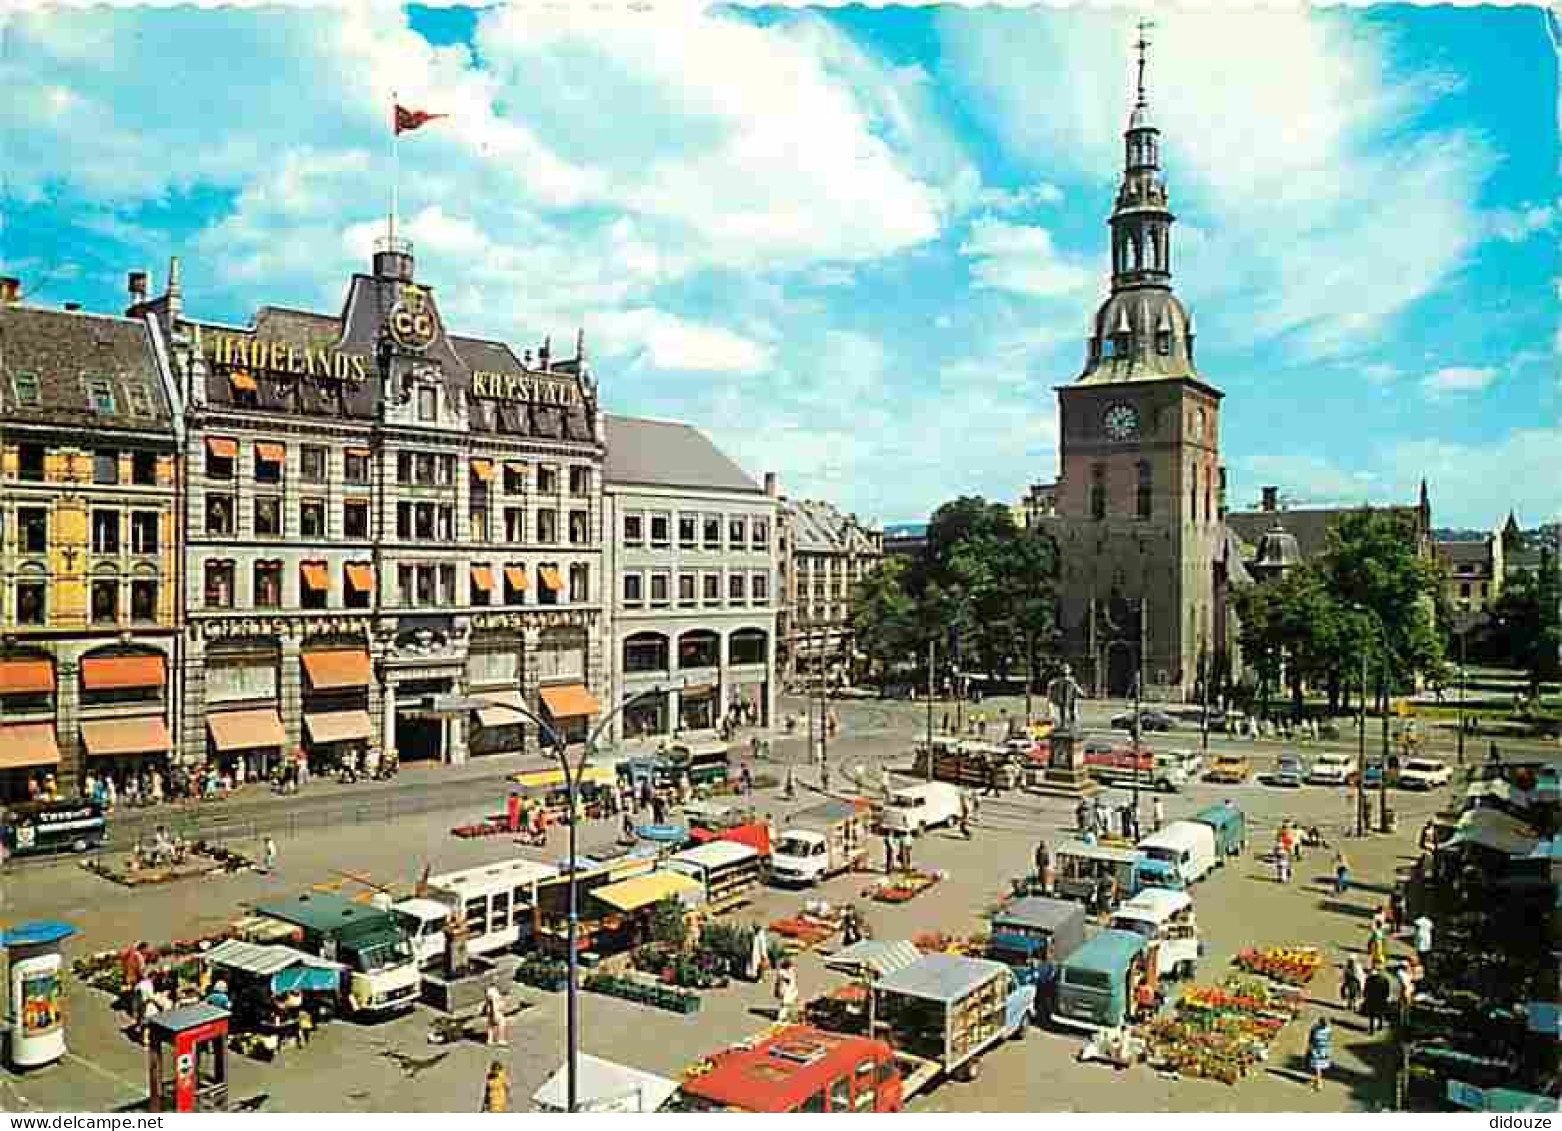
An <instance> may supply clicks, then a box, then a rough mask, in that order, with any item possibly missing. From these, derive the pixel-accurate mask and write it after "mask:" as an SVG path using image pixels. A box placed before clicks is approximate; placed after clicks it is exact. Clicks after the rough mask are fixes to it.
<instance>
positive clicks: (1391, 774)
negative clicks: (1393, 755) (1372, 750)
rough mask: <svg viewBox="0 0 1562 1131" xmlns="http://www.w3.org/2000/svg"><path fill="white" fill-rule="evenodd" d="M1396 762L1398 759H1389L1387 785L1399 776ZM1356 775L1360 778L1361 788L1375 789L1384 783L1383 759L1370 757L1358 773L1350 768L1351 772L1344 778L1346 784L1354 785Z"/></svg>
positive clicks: (1391, 783)
mask: <svg viewBox="0 0 1562 1131" xmlns="http://www.w3.org/2000/svg"><path fill="white" fill-rule="evenodd" d="M1397 762H1398V759H1391V760H1390V762H1389V767H1388V784H1389V785H1393V784H1394V783H1395V781H1396V780H1397V779H1398V778H1399V767H1398V765H1397ZM1358 777H1359V778H1361V785H1362V788H1363V789H1377V788H1379V787H1380V786H1382V785H1383V784H1384V783H1383V760H1382V759H1381V758H1374V759H1372V760H1371V761H1369V762H1368V763H1367V765H1366V768H1365V769H1364V770H1363V771H1362V772H1361V773H1360V774H1358V773H1356V771H1355V770H1352V771H1351V773H1350V776H1349V777H1348V778H1347V779H1346V784H1347V785H1355V784H1356V779H1357V778H1358Z"/></svg>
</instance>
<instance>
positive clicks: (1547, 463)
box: [1383, 427, 1562, 527]
mask: <svg viewBox="0 0 1562 1131" xmlns="http://www.w3.org/2000/svg"><path fill="white" fill-rule="evenodd" d="M1559 451H1562V428H1556V427H1553V428H1519V429H1515V430H1513V431H1511V432H1508V433H1506V434H1500V435H1497V436H1493V437H1491V438H1489V439H1481V440H1478V441H1474V442H1470V443H1458V442H1453V441H1447V440H1436V439H1429V440H1409V441H1403V442H1400V443H1396V444H1394V445H1392V446H1390V447H1389V448H1388V450H1387V451H1386V452H1385V453H1384V457H1383V463H1384V474H1385V476H1386V477H1390V478H1391V479H1392V480H1393V481H1394V482H1395V483H1397V484H1399V486H1400V489H1401V490H1402V491H1404V490H1409V491H1413V490H1414V485H1415V483H1416V482H1417V481H1419V479H1420V478H1421V477H1422V476H1425V477H1426V480H1427V485H1428V492H1429V495H1430V498H1431V502H1432V521H1433V523H1434V524H1436V525H1439V526H1444V525H1457V526H1473V527H1491V526H1494V525H1495V524H1496V523H1497V522H1498V521H1499V520H1500V519H1501V518H1502V516H1503V515H1504V514H1506V513H1507V511H1508V509H1509V508H1510V507H1511V508H1513V509H1514V510H1515V511H1516V512H1518V513H1519V514H1520V515H1531V516H1535V517H1536V518H1541V519H1545V518H1547V517H1548V516H1550V517H1555V516H1557V515H1558V507H1559V502H1558V497H1557V487H1556V483H1557V452H1559ZM1495 484H1500V485H1501V488H1500V490H1498V489H1495V488H1494V485H1495ZM1411 497H1413V496H1411Z"/></svg>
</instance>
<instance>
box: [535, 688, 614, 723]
mask: <svg viewBox="0 0 1562 1131" xmlns="http://www.w3.org/2000/svg"><path fill="white" fill-rule="evenodd" d="M542 702H543V705H544V706H545V707H547V708H548V714H550V715H552V716H553V717H554V718H556V719H578V718H582V717H584V716H586V715H594V714H596V713H597V712H598V711H600V710H601V709H602V705H601V704H600V703H598V702H597V700H596V697H595V696H594V695H592V694H591V692H589V691H587V690H586V687H585V684H581V683H566V684H562V685H560V686H558V687H544V688H543V689H542Z"/></svg>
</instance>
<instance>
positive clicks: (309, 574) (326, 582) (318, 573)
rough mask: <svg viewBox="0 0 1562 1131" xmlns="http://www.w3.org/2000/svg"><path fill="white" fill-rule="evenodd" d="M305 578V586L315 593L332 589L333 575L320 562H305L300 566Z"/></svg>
mask: <svg viewBox="0 0 1562 1131" xmlns="http://www.w3.org/2000/svg"><path fill="white" fill-rule="evenodd" d="M298 572H299V574H300V575H301V576H302V577H303V579H304V587H305V588H307V589H309V590H310V591H312V592H315V593H327V592H329V591H330V589H331V575H330V573H329V572H327V570H326V568H325V566H324V565H322V564H321V563H320V562H304V563H303V564H302V565H300V566H299V567H298Z"/></svg>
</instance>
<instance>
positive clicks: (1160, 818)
mask: <svg viewBox="0 0 1562 1131" xmlns="http://www.w3.org/2000/svg"><path fill="white" fill-rule="evenodd" d="M1150 823H1151V825H1153V826H1154V829H1155V831H1156V832H1160V831H1161V826H1162V825H1164V824H1165V823H1166V806H1165V805H1163V804H1162V803H1161V799H1160V798H1159V797H1157V798H1156V799H1155V800H1154V801H1152V802H1150Z"/></svg>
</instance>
